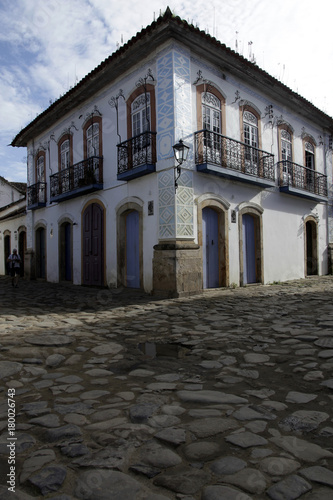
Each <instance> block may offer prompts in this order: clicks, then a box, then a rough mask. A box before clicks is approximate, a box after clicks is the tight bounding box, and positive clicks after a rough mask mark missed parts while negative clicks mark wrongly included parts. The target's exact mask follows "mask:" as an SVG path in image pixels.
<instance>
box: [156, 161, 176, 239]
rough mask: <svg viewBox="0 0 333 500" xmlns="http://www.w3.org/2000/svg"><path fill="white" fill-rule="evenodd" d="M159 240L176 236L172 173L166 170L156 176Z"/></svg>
mask: <svg viewBox="0 0 333 500" xmlns="http://www.w3.org/2000/svg"><path fill="white" fill-rule="evenodd" d="M158 198H159V200H158V205H159V239H170V238H175V236H176V222H175V218H176V207H175V186H174V171H173V169H171V170H166V171H164V172H160V173H159V174H158Z"/></svg>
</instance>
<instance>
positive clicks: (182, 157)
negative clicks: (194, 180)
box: [172, 139, 190, 191]
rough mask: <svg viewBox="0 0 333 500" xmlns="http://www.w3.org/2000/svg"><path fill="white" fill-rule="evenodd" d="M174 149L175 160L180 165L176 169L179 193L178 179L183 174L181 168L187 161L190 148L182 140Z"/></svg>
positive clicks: (176, 185) (176, 186)
mask: <svg viewBox="0 0 333 500" xmlns="http://www.w3.org/2000/svg"><path fill="white" fill-rule="evenodd" d="M172 147H173V154H174V156H175V160H176V162H177V163H178V165H176V167H175V191H177V188H178V182H177V181H178V179H179V177H180V174H181V168H180V166H181V165H182V163H184V161H186V159H187V155H188V151H189V149H190V148H189V146H186V144H184V143H183V141H182V139H180V140H179V142H177V144H175V145H174V146H172Z"/></svg>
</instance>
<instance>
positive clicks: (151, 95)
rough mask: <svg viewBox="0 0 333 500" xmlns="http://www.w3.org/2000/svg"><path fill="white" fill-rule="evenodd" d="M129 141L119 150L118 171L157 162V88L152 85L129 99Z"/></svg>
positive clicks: (140, 88)
mask: <svg viewBox="0 0 333 500" xmlns="http://www.w3.org/2000/svg"><path fill="white" fill-rule="evenodd" d="M126 107H127V137H128V139H127V141H126V142H125V143H124V148H121V149H120V150H119V156H118V162H119V161H120V163H118V170H119V167H120V166H121V168H122V169H126V170H131V169H132V168H136V167H139V166H142V165H153V164H155V162H156V138H155V136H156V133H155V130H156V111H155V88H154V86H153V85H151V84H147V85H146V86H145V87H144V86H140V87H139V88H137V89H136V90H135V91H134V92H133V93H132V94H131V95H130V97H129V98H128V100H127V103H126Z"/></svg>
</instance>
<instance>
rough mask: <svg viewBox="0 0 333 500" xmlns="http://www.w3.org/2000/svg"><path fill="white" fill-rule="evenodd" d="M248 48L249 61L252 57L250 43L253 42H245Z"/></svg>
mask: <svg viewBox="0 0 333 500" xmlns="http://www.w3.org/2000/svg"><path fill="white" fill-rule="evenodd" d="M247 45H248V48H249V60H250V61H251V59H252V45H253V42H247Z"/></svg>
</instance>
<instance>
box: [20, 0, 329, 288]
mask: <svg viewBox="0 0 333 500" xmlns="http://www.w3.org/2000/svg"><path fill="white" fill-rule="evenodd" d="M332 133H333V120H332V118H331V117H329V116H327V115H326V114H325V113H323V112H322V111H320V110H318V109H317V108H316V107H315V106H313V105H312V104H311V103H310V102H308V101H306V100H305V99H304V98H302V97H301V96H299V95H298V94H296V93H294V92H293V91H291V90H290V89H289V88H288V87H286V86H285V85H283V84H282V83H281V82H279V81H278V80H276V79H275V78H273V77H271V76H270V75H268V74H267V73H266V72H265V71H263V70H261V69H260V68H259V67H258V66H256V65H255V64H253V63H251V62H249V61H248V60H246V59H245V58H243V57H242V56H240V55H239V54H237V53H235V52H234V51H232V50H230V49H228V48H227V47H225V45H223V44H221V43H220V42H218V41H216V40H215V39H214V38H212V37H210V36H209V35H206V34H205V33H204V32H202V31H200V30H198V29H197V28H195V27H193V26H191V25H189V24H187V23H186V22H185V21H182V20H181V19H180V18H178V17H174V16H173V15H172V14H171V12H170V10H169V9H167V11H166V12H165V14H164V15H163V16H161V17H160V18H158V20H157V21H156V22H154V23H152V24H151V25H150V26H148V27H147V28H146V29H144V30H142V31H141V32H140V33H138V34H137V35H136V36H135V37H133V38H132V39H131V40H130V41H129V42H128V43H126V44H125V45H124V46H122V47H120V48H119V49H118V50H117V51H116V52H115V53H114V54H112V55H111V56H110V57H109V58H108V59H106V60H105V61H104V62H102V63H101V64H100V65H99V66H98V67H97V68H96V69H94V70H93V71H92V72H91V73H89V74H88V75H87V76H86V77H85V78H84V79H83V80H82V81H81V82H79V83H78V84H77V85H76V86H75V87H74V88H73V89H71V90H70V91H69V92H67V93H66V94H65V95H64V96H63V97H61V98H60V99H59V100H58V101H56V102H55V103H53V104H52V105H51V106H50V107H49V108H48V109H47V110H45V111H44V112H43V113H42V114H40V115H39V116H38V117H37V118H36V119H35V120H33V121H32V122H31V123H30V124H29V125H28V126H27V127H25V128H24V129H23V130H22V131H21V132H19V133H18V135H17V136H16V137H15V139H14V140H13V142H12V145H13V146H19V147H27V151H28V191H27V203H28V212H27V221H26V227H27V255H26V257H29V258H30V264H29V271H27V269H26V272H27V273H28V274H30V276H32V277H33V276H36V277H39V278H45V279H47V280H48V281H52V282H57V281H61V280H68V281H72V282H73V283H75V284H86V285H99V286H105V285H108V286H111V287H117V286H128V287H134V288H143V289H144V290H145V291H147V292H151V291H158V290H164V291H166V290H167V291H169V292H171V293H172V294H174V295H182V294H188V293H194V292H197V291H199V290H202V289H203V288H211V287H223V286H230V285H231V284H237V285H245V284H250V283H269V282H274V281H284V280H288V279H294V278H302V277H304V276H307V275H312V274H320V275H321V274H326V273H327V272H328V244H329V239H328V238H329V231H328V208H327V207H328V203H327V202H328V192H327V186H328V184H327V176H328V175H329V185H330V186H331V184H332V178H331V172H332V146H331V142H332ZM180 139H182V140H183V141H184V143H185V144H187V145H188V146H189V147H190V152H189V156H188V159H187V161H186V162H185V163H183V165H182V167H181V175H180V177H179V179H178V180H177V184H178V188H177V189H176V188H175V174H177V172H176V171H175V168H174V167H175V160H174V156H173V145H174V144H175V143H177V142H178V141H179V140H180Z"/></svg>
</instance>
